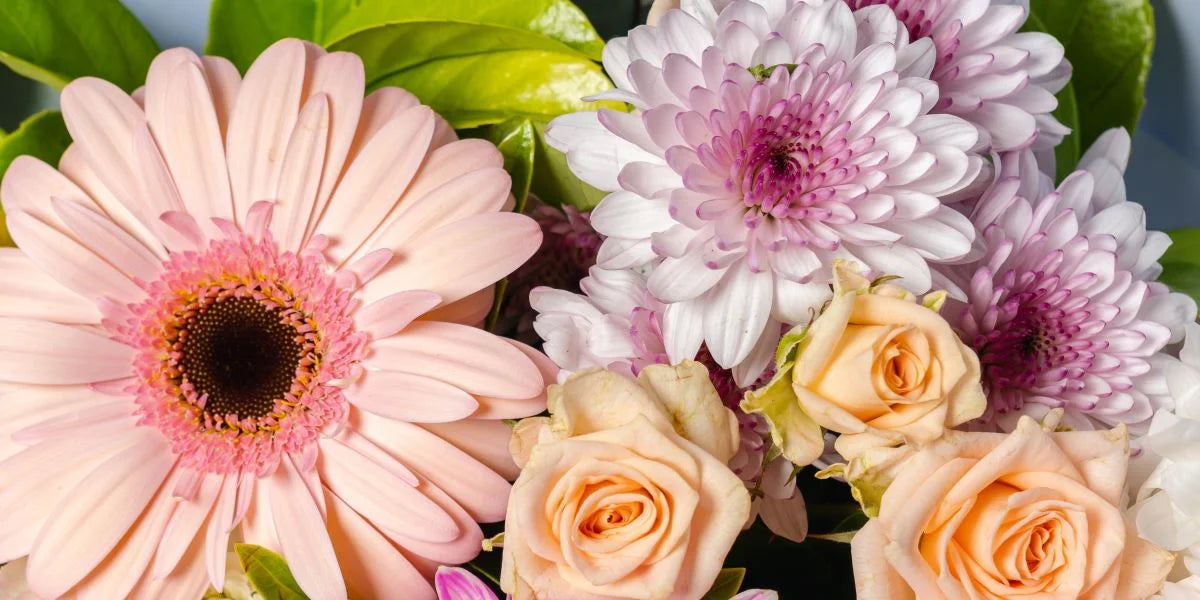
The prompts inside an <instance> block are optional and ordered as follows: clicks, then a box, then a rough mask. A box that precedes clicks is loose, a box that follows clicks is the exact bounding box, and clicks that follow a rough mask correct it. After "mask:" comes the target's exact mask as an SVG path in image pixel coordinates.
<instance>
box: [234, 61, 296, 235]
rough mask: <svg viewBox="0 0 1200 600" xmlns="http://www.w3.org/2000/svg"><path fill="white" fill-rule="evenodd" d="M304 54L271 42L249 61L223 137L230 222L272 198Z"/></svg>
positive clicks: (293, 119)
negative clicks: (260, 53) (262, 201)
mask: <svg viewBox="0 0 1200 600" xmlns="http://www.w3.org/2000/svg"><path fill="white" fill-rule="evenodd" d="M305 54H306V51H305V46H304V43H303V42H300V41H299V40H294V39H292V40H283V41H280V42H276V43H275V44H273V45H271V47H270V48H267V49H266V50H265V51H264V52H263V53H262V55H261V56H259V57H258V59H257V60H255V61H254V64H253V65H251V66H250V69H249V70H247V71H246V78H245V79H244V80H243V81H242V84H241V86H240V87H239V89H238V96H237V101H236V102H235V103H234V106H233V112H232V113H231V114H230V116H229V130H228V133H227V134H226V136H225V154H226V158H227V162H228V168H229V184H230V187H231V189H232V192H233V211H232V212H233V215H232V216H234V217H235V218H239V217H241V216H242V215H245V214H246V211H248V210H249V209H250V205H251V204H254V203H255V202H258V201H259V200H270V199H272V198H274V197H275V186H276V182H277V181H278V180H279V173H280V170H281V169H282V167H283V156H284V151H285V150H286V148H287V143H288V139H289V138H290V137H291V134H292V130H293V129H294V128H295V124H296V119H297V117H298V115H299V114H300V93H301V91H302V89H303V86H304V79H305Z"/></svg>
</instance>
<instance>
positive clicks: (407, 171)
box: [316, 106, 434, 263]
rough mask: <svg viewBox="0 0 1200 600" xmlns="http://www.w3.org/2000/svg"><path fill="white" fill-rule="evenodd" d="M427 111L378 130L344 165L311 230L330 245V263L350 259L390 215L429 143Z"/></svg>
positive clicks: (430, 119) (409, 112) (420, 108)
mask: <svg viewBox="0 0 1200 600" xmlns="http://www.w3.org/2000/svg"><path fill="white" fill-rule="evenodd" d="M433 128H434V120H433V111H431V110H429V107H426V106H414V107H412V108H409V109H408V110H406V111H404V112H402V113H400V114H399V115H397V116H396V117H395V118H394V119H392V120H391V121H390V122H389V123H388V124H387V125H384V126H383V128H382V129H380V130H379V131H378V132H377V133H376V134H375V135H374V137H372V138H371V139H370V141H368V142H367V143H366V144H365V145H364V146H363V148H362V151H361V152H359V153H358V154H357V155H356V156H355V157H354V161H353V162H351V163H350V165H349V167H347V169H346V174H345V176H344V177H343V178H342V180H341V182H340V183H338V186H337V189H336V190H335V191H334V192H333V197H332V198H331V199H330V201H329V206H328V207H327V208H326V210H325V214H324V216H322V217H321V221H320V223H319V224H318V225H317V227H316V232H317V233H318V234H325V235H328V236H329V237H330V239H333V240H335V244H334V246H333V247H332V248H331V254H332V257H333V260H334V262H335V263H340V262H342V261H344V260H345V259H346V258H348V257H350V256H351V255H352V254H353V253H354V251H355V250H357V249H358V248H359V247H360V246H361V245H362V244H363V242H365V241H366V240H367V238H368V237H369V236H370V235H371V234H372V233H373V232H374V231H375V230H376V228H378V227H379V225H380V223H382V222H383V221H384V220H385V219H386V218H387V216H388V215H389V214H391V213H392V211H393V210H395V209H396V202H397V200H398V199H399V198H400V196H401V195H402V194H403V192H404V189H405V188H407V187H408V185H409V184H410V182H411V181H412V179H413V175H414V174H415V173H416V172H417V169H418V168H419V167H420V166H421V163H422V161H424V159H425V153H426V151H427V150H428V149H429V142H430V140H432V139H433Z"/></svg>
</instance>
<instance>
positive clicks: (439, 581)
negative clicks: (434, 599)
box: [433, 566, 497, 600]
mask: <svg viewBox="0 0 1200 600" xmlns="http://www.w3.org/2000/svg"><path fill="white" fill-rule="evenodd" d="M433 587H434V588H435V589H436V590H437V595H438V600H497V598H496V594H495V593H494V592H492V589H491V588H489V587H488V586H487V584H485V583H484V582H482V581H480V580H479V578H478V577H476V576H474V575H472V574H471V572H470V571H468V570H466V569H463V568H461V567H444V566H443V567H438V570H437V574H436V575H434V576H433Z"/></svg>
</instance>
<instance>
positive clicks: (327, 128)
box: [0, 40, 554, 599]
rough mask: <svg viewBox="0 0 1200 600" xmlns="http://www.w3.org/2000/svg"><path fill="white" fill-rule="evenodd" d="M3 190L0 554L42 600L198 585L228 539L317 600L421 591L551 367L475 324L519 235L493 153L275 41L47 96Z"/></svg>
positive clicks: (456, 552)
mask: <svg viewBox="0 0 1200 600" xmlns="http://www.w3.org/2000/svg"><path fill="white" fill-rule="evenodd" d="M62 108H63V114H64V117H65V119H66V122H67V127H68V129H69V130H70V132H71V135H72V138H73V139H74V142H75V143H74V145H73V146H71V148H70V149H68V150H67V152H66V154H65V155H64V156H63V159H62V162H61V164H60V170H55V169H54V168H52V167H50V166H48V165H46V164H44V163H42V162H40V161H38V160H36V159H33V158H29V157H22V158H19V159H17V160H16V161H15V162H14V163H13V164H12V166H11V168H10V169H9V171H8V173H7V175H6V176H5V178H4V181H3V184H2V186H0V195H2V196H3V202H4V209H5V212H6V214H7V217H8V225H9V231H10V232H11V233H12V236H13V239H14V240H16V241H17V243H18V245H19V247H20V250H15V249H6V250H0V268H3V270H4V273H5V275H6V277H5V279H6V281H8V282H10V283H9V285H7V286H5V287H4V288H3V290H2V291H0V296H2V298H0V394H3V402H0V481H3V482H4V484H3V487H0V562H4V561H9V560H13V559H16V558H19V557H23V556H28V563H27V577H28V581H29V586H30V589H31V590H32V591H33V592H35V593H36V594H38V595H40V596H43V597H47V598H51V597H58V596H61V595H63V594H70V595H72V596H77V597H79V598H104V599H109V598H123V597H126V596H131V597H136V598H161V597H165V594H166V593H167V592H168V591H169V592H170V594H172V597H176V596H177V597H195V598H198V597H200V595H201V594H202V593H203V591H204V589H205V588H206V586H207V585H209V584H210V583H211V584H212V585H213V586H215V587H216V588H217V589H220V588H221V586H222V584H223V582H224V578H225V564H226V552H227V546H228V543H229V540H230V538H231V537H233V538H234V539H236V540H238V541H245V542H247V543H251V544H257V545H260V546H264V547H267V548H270V549H272V550H275V551H277V552H280V553H281V554H283V556H284V557H285V558H286V559H287V560H288V562H289V563H290V565H291V567H292V571H293V573H294V574H295V577H296V579H297V581H298V582H299V584H300V586H301V587H302V588H303V589H304V591H305V593H306V594H307V595H308V596H310V597H312V598H315V599H329V598H345V597H346V596H347V594H349V595H350V596H352V597H359V598H373V597H385V596H389V595H391V594H393V593H394V591H395V590H397V589H403V590H404V592H405V597H409V598H433V597H434V590H433V587H432V585H431V583H430V578H432V576H433V568H434V567H435V566H436V564H438V563H460V562H464V561H466V560H469V559H470V558H472V557H473V556H475V554H476V553H477V552H478V551H479V549H480V540H481V539H482V533H481V531H480V529H479V526H478V525H477V524H476V522H477V521H480V522H483V521H497V520H500V519H503V518H504V510H505V504H506V497H507V495H508V490H509V484H508V483H507V481H505V477H506V476H507V477H512V476H515V474H516V468H515V465H513V464H512V462H511V460H510V459H509V458H508V457H507V443H506V442H507V439H508V435H509V431H508V427H507V426H506V425H505V424H504V423H503V422H502V419H505V418H518V417H522V416H527V415H530V414H533V413H536V412H538V411H539V410H541V409H542V408H544V395H543V387H544V384H545V382H546V378H550V379H553V377H554V375H553V366H552V365H549V364H548V362H547V361H546V360H545V359H544V357H542V358H539V355H537V354H536V353H535V352H533V351H532V350H530V349H528V348H526V347H522V346H520V345H518V344H515V343H510V342H508V341H506V340H503V339H500V338H497V337H494V336H492V335H491V334H488V333H486V332H484V331H481V330H479V329H477V328H475V327H474V326H473V325H475V324H477V323H479V322H480V321H481V320H482V319H483V317H484V315H486V313H487V311H488V309H489V308H490V306H491V298H492V294H493V290H492V285H493V284H494V283H495V282H496V281H497V280H498V279H500V278H501V277H503V276H505V275H507V274H508V273H510V272H511V271H513V270H514V269H515V268H517V266H519V265H520V264H521V263H522V262H523V261H524V260H525V259H526V258H528V257H529V256H530V255H531V254H532V253H533V252H534V250H535V249H536V248H537V246H538V244H539V242H540V235H539V231H538V227H537V225H536V223H535V222H534V221H533V220H532V219H529V218H528V217H524V216H521V215H516V214H511V213H502V212H499V211H501V210H502V207H503V206H504V205H505V203H506V201H507V200H508V199H509V185H510V182H509V178H508V176H507V175H506V174H505V172H504V170H503V168H502V166H501V165H502V162H503V161H502V158H501V155H500V153H499V152H498V151H497V150H496V148H495V147H494V146H492V145H490V144H488V143H487V142H483V141H480V140H457V138H456V136H455V134H454V132H453V130H451V129H450V128H449V127H448V126H447V124H446V123H445V122H444V121H443V120H442V119H441V118H440V117H438V116H437V115H435V114H434V113H433V112H432V111H431V110H430V109H429V108H428V107H426V106H422V105H421V104H420V103H419V102H418V101H417V100H416V98H414V97H413V96H412V95H411V94H409V93H407V92H405V91H403V90H400V89H396V88H384V89H381V90H379V91H377V92H375V93H373V94H371V95H370V96H368V97H366V98H365V99H364V98H363V67H362V63H361V61H360V60H359V59H358V58H357V57H355V56H353V55H350V54H346V53H333V54H326V53H325V52H324V51H323V50H321V49H320V48H318V47H316V46H314V45H311V44H307V43H303V42H300V41H297V40H285V41H281V42H279V43H277V44H275V45H273V46H271V47H270V48H269V49H268V50H267V51H266V52H264V54H263V55H262V57H260V58H259V59H258V61H256V62H255V63H254V65H253V66H251V67H250V69H249V71H248V72H247V73H246V77H245V79H242V78H241V77H239V75H238V73H237V71H236V69H234V67H233V66H232V65H231V64H230V63H229V62H228V61H225V60H223V59H220V58H211V57H204V58H200V57H197V56H196V55H194V54H192V53H191V52H189V51H186V50H171V51H167V52H164V53H163V54H161V55H160V56H159V57H158V58H157V59H155V61H154V62H153V64H152V65H151V67H150V71H149V74H148V77H147V82H146V86H145V88H144V89H142V90H139V91H138V92H135V93H134V94H133V96H132V97H130V96H129V95H126V94H124V93H123V92H121V91H120V90H119V89H117V88H116V87H115V86H113V85H111V84H109V83H107V82H104V81H100V80H96V79H81V80H78V81H75V82H73V83H72V84H70V85H68V86H67V88H66V89H65V90H64V91H63V95H62Z"/></svg>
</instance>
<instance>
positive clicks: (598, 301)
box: [530, 268, 803, 541]
mask: <svg viewBox="0 0 1200 600" xmlns="http://www.w3.org/2000/svg"><path fill="white" fill-rule="evenodd" d="M580 288H582V290H583V292H584V293H583V294H576V293H572V292H568V291H566V290H558V289H552V288H547V287H539V288H535V289H534V290H533V293H532V294H530V305H531V306H532V308H533V310H535V311H536V312H537V313H538V314H537V318H536V319H535V320H534V322H533V326H534V329H535V330H536V331H537V332H538V334H539V335H541V336H542V338H543V339H544V340H545V343H544V344H543V348H544V349H545V351H546V354H547V356H549V358H550V360H552V361H553V362H554V363H555V364H557V365H558V366H559V367H560V368H561V369H562V370H561V371H559V378H560V379H565V378H566V377H568V376H569V375H570V374H571V373H573V372H576V371H582V370H585V369H596V368H599V369H608V370H611V371H614V372H617V373H622V374H625V375H629V376H637V374H638V373H639V372H641V370H642V369H644V368H645V367H647V366H649V365H654V364H670V361H669V360H668V358H667V352H666V342H665V340H664V339H663V327H662V319H663V314H664V312H665V311H666V310H668V308H667V306H665V305H664V304H663V303H661V302H659V301H658V300H656V299H655V298H654V296H653V295H651V294H650V293H649V291H648V290H647V289H646V280H645V278H644V277H643V276H641V275H639V274H638V273H636V272H633V271H607V270H604V269H600V268H593V269H592V270H591V273H590V275H589V276H588V277H586V278H584V279H583V280H582V281H581V282H580ZM781 333H782V331H777V332H776V333H775V334H773V335H772V336H764V338H766V337H771V338H772V339H774V342H773V343H772V344H770V346H766V345H764V346H763V348H764V349H765V350H764V351H763V352H760V353H758V354H757V355H755V356H753V357H751V359H750V360H747V361H745V362H744V363H743V364H742V365H740V366H739V367H737V368H735V369H733V370H729V369H723V368H721V367H720V366H719V365H717V363H716V362H715V361H714V360H713V358H712V356H711V355H710V354H709V353H708V350H707V349H706V348H704V347H703V346H701V347H700V349H699V350H698V351H697V353H696V354H695V355H694V356H688V357H684V358H685V359H690V360H695V361H697V362H699V363H701V364H703V365H704V366H705V367H707V368H708V373H709V378H710V379H711V380H712V383H713V387H715V388H716V390H717V393H718V394H719V395H720V397H721V399H722V400H723V401H724V402H725V405H726V406H728V407H729V409H730V410H732V411H733V412H734V414H735V415H736V416H737V419H738V427H739V431H740V433H741V444H740V446H739V448H738V452H737V454H735V455H734V456H733V458H732V459H730V461H729V468H730V469H732V470H733V472H734V473H737V474H738V476H739V477H741V478H742V480H743V481H744V482H746V485H747V486H748V487H750V488H751V489H758V490H760V491H762V492H763V496H764V497H765V498H766V501H768V502H773V503H779V504H781V505H783V504H788V503H793V504H792V506H791V507H790V508H791V509H794V508H796V506H795V504H794V503H795V502H799V503H803V499H798V500H797V498H799V494H798V493H796V485H795V480H794V479H793V478H791V477H790V475H791V469H790V463H787V461H786V460H783V459H777V462H778V463H779V464H775V463H772V464H770V465H767V464H764V463H765V457H766V453H767V450H768V446H769V443H770V442H769V440H770V438H769V437H768V434H769V429H768V427H767V424H766V421H765V420H764V419H763V418H762V417H761V416H759V415H751V414H747V413H745V412H744V411H742V409H741V408H740V406H739V404H740V402H741V401H742V397H743V396H744V395H745V392H746V391H747V390H749V389H752V388H754V387H757V386H760V385H763V384H765V383H766V382H767V381H769V380H770V378H771V375H772V374H773V373H772V372H771V371H769V370H767V365H768V364H769V363H770V361H771V360H772V359H773V358H774V348H775V344H776V343H778V341H779V336H780V334H781ZM785 464H786V465H787V468H783V466H784V465H785ZM781 469H782V470H784V471H786V474H785V475H783V476H782V477H780V476H779V474H780V473H781ZM767 471H769V472H770V475H769V476H767V475H766V472H767ZM760 504H761V503H758V502H756V504H755V506H756V511H757V510H759V506H760ZM800 510H801V512H803V508H802V507H801V508H800ZM770 512H771V517H770V518H774V516H775V513H776V511H774V510H772V511H770ZM780 520H781V521H782V520H783V519H780ZM773 524H774V522H773V521H769V522H768V525H769V526H772V525H773ZM780 534H781V535H785V536H788V537H791V538H792V539H796V541H800V539H802V538H803V533H801V534H798V535H797V534H796V533H795V532H794V531H780ZM797 538H799V539H797Z"/></svg>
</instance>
